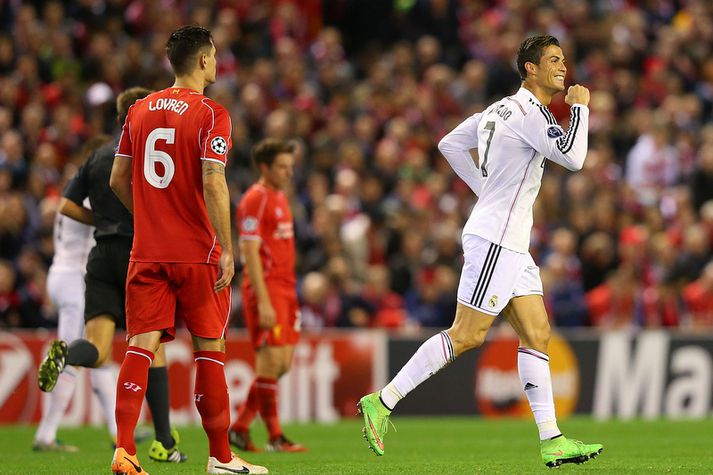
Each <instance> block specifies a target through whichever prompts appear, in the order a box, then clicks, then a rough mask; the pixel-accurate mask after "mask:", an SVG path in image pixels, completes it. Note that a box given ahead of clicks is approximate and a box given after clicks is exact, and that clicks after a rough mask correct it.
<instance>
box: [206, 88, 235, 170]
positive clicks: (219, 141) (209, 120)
mask: <svg viewBox="0 0 713 475" xmlns="http://www.w3.org/2000/svg"><path fill="white" fill-rule="evenodd" d="M202 102H203V104H204V105H205V106H206V108H207V109H208V110H207V112H206V115H205V116H204V117H205V118H204V120H203V124H202V126H201V128H202V129H203V130H204V131H205V132H204V133H205V135H204V136H203V137H204V138H203V140H202V149H201V160H210V161H213V162H219V163H222V164H223V165H225V162H226V160H227V159H228V150H230V148H231V147H232V146H233V142H232V138H231V132H232V129H233V125H232V123H231V121H230V114H228V111H227V110H225V107H223V106H221V105H220V104H218V103H216V102H214V101H212V100H210V99H208V98H204V99H203V100H202Z"/></svg>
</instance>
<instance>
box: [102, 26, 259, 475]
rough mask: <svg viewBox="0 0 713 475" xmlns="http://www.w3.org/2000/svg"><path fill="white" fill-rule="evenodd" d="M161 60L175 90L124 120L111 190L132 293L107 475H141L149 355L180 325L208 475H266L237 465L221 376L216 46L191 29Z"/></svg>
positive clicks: (225, 236) (225, 245) (181, 32)
mask: <svg viewBox="0 0 713 475" xmlns="http://www.w3.org/2000/svg"><path fill="white" fill-rule="evenodd" d="M166 53H167V55H168V59H169V61H170V62H171V66H172V67H173V70H174V73H175V76H176V78H175V82H174V84H173V86H171V87H169V88H167V89H164V90H161V91H158V92H155V93H153V94H150V95H149V96H147V97H146V98H144V99H142V100H139V101H137V102H136V103H135V104H134V106H132V107H131V108H130V109H129V113H128V116H127V118H126V121H125V122H124V127H123V129H122V134H121V138H120V139H119V147H118V150H117V153H116V157H115V159H114V166H113V169H112V173H111V180H110V185H111V188H112V190H114V192H115V193H116V195H117V196H118V197H119V199H120V200H121V201H122V203H124V205H125V206H126V207H127V208H128V209H129V210H130V211H132V212H133V213H134V244H133V248H132V250H131V259H130V263H129V272H128V277H127V283H126V323H127V338H128V339H129V346H128V348H127V350H126V356H125V357H124V362H123V363H122V365H121V370H120V372H119V378H118V383H117V401H116V423H117V426H118V436H117V449H116V451H115V452H114V459H113V461H112V471H113V473H115V474H116V473H122V474H123V473H126V474H134V473H144V471H143V470H142V469H141V467H140V465H139V462H138V459H137V458H136V445H135V442H134V435H133V434H134V427H135V426H136V421H137V419H138V416H139V411H140V409H141V401H142V399H143V397H144V392H145V388H146V381H147V372H148V368H149V365H150V364H151V361H152V360H153V358H154V352H155V351H156V350H157V348H158V345H159V343H160V342H161V341H170V340H172V339H173V337H174V334H175V327H176V323H175V317H176V316H179V317H181V318H182V319H183V320H184V322H185V323H186V327H187V328H188V330H189V331H190V332H191V335H192V336H193V350H194V355H195V361H196V383H195V404H196V407H197V409H198V412H199V413H200V416H201V420H202V422H203V429H204V430H205V432H206V434H207V436H208V443H209V450H210V457H209V458H208V467H207V473H211V474H212V473H267V469H266V468H265V467H260V466H256V465H251V464H249V463H247V462H245V461H244V460H242V459H240V458H239V457H237V456H236V455H235V454H232V453H231V451H230V446H229V443H228V427H229V425H230V415H229V414H230V411H229V400H228V390H227V385H226V382H225V373H224V371H223V366H224V363H225V340H224V337H225V328H226V327H227V325H228V317H229V314H230V281H231V280H232V278H233V274H234V263H233V249H232V242H231V236H230V208H229V206H230V204H229V195H228V187H227V183H226V181H225V162H226V159H227V154H228V150H229V149H230V146H231V137H230V135H231V128H232V125H231V122H230V117H229V115H228V112H227V111H226V110H225V109H224V108H223V107H222V106H220V105H219V104H217V103H216V102H214V101H212V100H211V99H209V98H207V97H206V96H204V95H203V90H204V89H205V87H206V86H207V85H209V84H212V83H213V82H215V77H216V59H215V53H216V51H215V46H214V44H213V39H212V36H211V34H210V32H209V31H208V30H206V29H205V28H202V27H199V26H184V27H181V28H179V29H177V30H176V31H174V32H173V33H172V34H171V37H170V38H169V40H168V43H167V44H166ZM132 184H133V186H132Z"/></svg>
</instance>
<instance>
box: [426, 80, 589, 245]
mask: <svg viewBox="0 0 713 475" xmlns="http://www.w3.org/2000/svg"><path fill="white" fill-rule="evenodd" d="M588 128H589V108H588V107H587V106H584V105H580V104H577V105H574V106H572V107H571V109H570V125H569V130H567V131H566V132H565V131H564V130H563V129H562V127H560V126H559V124H557V121H556V120H555V118H554V116H553V115H552V113H551V112H550V111H549V109H547V107H546V106H544V105H542V104H541V103H540V101H539V100H537V98H536V97H535V96H534V95H533V94H532V93H531V92H530V91H528V90H527V89H525V88H522V87H521V88H520V89H519V90H518V91H517V93H516V94H515V95H512V96H508V97H505V98H503V99H501V100H499V101H497V102H495V103H494V104H492V105H490V106H489V107H488V108H487V109H486V110H485V111H484V112H482V113H477V114H475V115H473V116H471V117H469V118H467V119H466V120H465V121H463V122H462V123H461V124H460V125H458V127H456V128H455V129H454V130H453V131H451V132H450V133H449V134H448V135H446V136H445V137H444V138H443V139H442V140H441V142H440V143H439V144H438V149H439V150H440V151H441V153H442V154H443V155H444V156H445V157H446V159H447V160H448V163H449V164H450V165H451V167H452V168H453V170H454V171H455V172H456V173H457V174H458V176H459V177H460V178H461V179H462V180H463V181H465V182H466V184H468V186H469V187H470V189H471V190H473V192H474V193H475V194H476V195H477V196H478V202H477V203H476V205H475V207H474V208H473V211H472V212H471V214H470V218H468V221H467V222H466V224H465V226H464V228H463V234H464V235H466V234H475V235H477V236H480V237H482V238H484V239H487V240H488V241H490V242H493V243H495V244H498V245H500V246H502V247H504V248H506V249H511V250H513V251H517V252H528V248H529V245H530V231H531V230H532V205H533V204H534V202H535V198H537V194H538V193H539V191H540V183H541V180H542V173H543V171H544V167H545V160H546V159H549V160H552V161H553V162H556V163H559V164H560V165H562V166H563V167H565V168H567V169H568V170H572V171H575V170H579V169H581V168H582V165H584V159H585V157H586V154H587V135H588ZM473 148H477V149H478V163H475V161H474V160H473V159H472V158H471V155H470V152H469V150H470V149H473Z"/></svg>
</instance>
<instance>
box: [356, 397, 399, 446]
mask: <svg viewBox="0 0 713 475" xmlns="http://www.w3.org/2000/svg"><path fill="white" fill-rule="evenodd" d="M357 409H358V411H359V414H361V415H363V416H364V428H363V429H362V432H363V433H364V438H365V439H366V441H367V442H368V443H369V447H370V448H371V450H373V451H374V453H375V454H376V455H384V436H385V435H386V432H387V431H388V428H389V416H390V415H391V410H389V408H387V407H386V406H384V403H382V402H381V398H380V397H379V393H378V392H375V393H371V394H367V395H366V396H364V397H363V398H361V399H360V400H359V402H358V403H357Z"/></svg>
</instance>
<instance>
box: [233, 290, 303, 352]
mask: <svg viewBox="0 0 713 475" xmlns="http://www.w3.org/2000/svg"><path fill="white" fill-rule="evenodd" d="M267 292H268V294H270V301H271V302H272V307H273V308H274V309H275V313H276V314H277V321H276V323H275V326H274V327H272V328H271V329H268V330H266V329H263V328H260V325H259V321H260V319H259V313H258V311H257V298H256V297H255V294H254V292H253V290H252V289H251V288H249V287H246V286H244V287H243V313H244V315H245V325H246V326H247V327H248V332H249V333H250V340H251V341H252V344H253V346H254V347H255V348H256V349H257V348H261V347H263V346H266V345H267V346H282V345H296V344H297V342H298V341H299V339H300V307H299V303H298V302H297V291H296V290H295V287H294V286H284V285H283V286H275V285H268V287H267Z"/></svg>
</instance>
